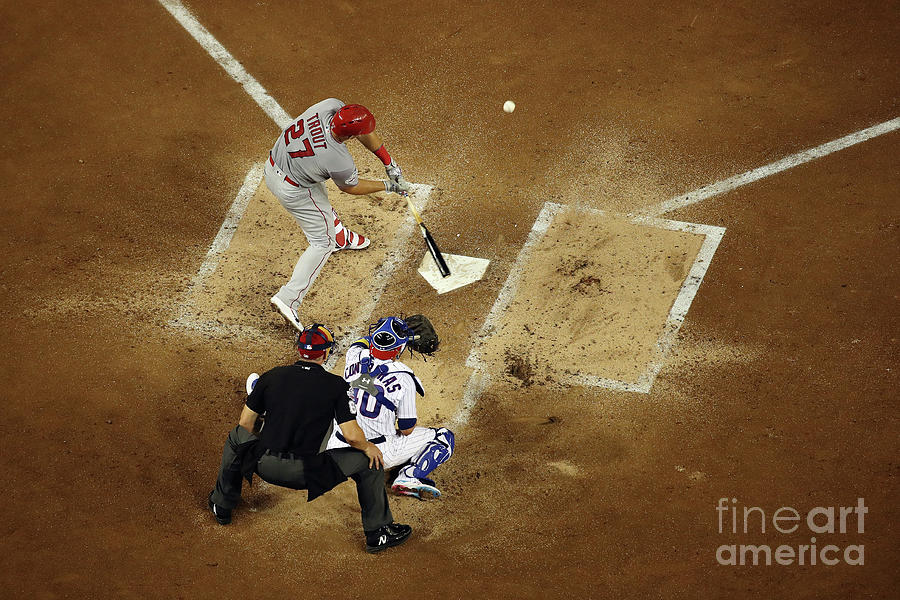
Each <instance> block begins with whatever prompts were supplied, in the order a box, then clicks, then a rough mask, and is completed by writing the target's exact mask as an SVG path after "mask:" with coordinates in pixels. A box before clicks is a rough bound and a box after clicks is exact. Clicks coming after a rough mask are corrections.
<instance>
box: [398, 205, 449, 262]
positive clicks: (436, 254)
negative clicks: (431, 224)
mask: <svg viewBox="0 0 900 600" xmlns="http://www.w3.org/2000/svg"><path fill="white" fill-rule="evenodd" d="M404 195H405V196H406V203H407V204H408V205H409V210H411V211H412V214H413V216H414V217H415V218H416V223H418V224H419V228H420V229H421V231H422V237H424V238H425V245H426V246H428V251H429V252H430V253H431V258H433V259H434V262H435V264H436V265H437V268H438V271H440V272H441V277H448V276H449V275H450V268H449V267H448V266H447V261H445V260H444V255H443V254H441V251H440V249H439V248H438V246H437V243H435V241H434V238H433V237H432V236H431V232H430V231H428V228H427V227H425V223H424V222H423V221H422V217H420V216H419V212H418V211H417V210H416V207H415V206H413V203H412V199H410V197H409V194H404Z"/></svg>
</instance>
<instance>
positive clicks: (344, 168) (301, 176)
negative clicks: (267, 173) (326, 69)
mask: <svg viewBox="0 0 900 600" xmlns="http://www.w3.org/2000/svg"><path fill="white" fill-rule="evenodd" d="M342 106H344V103H343V102H341V101H340V100H338V99H337V98H328V99H327V100H322V101H321V102H319V103H317V104H313V105H312V106H310V107H309V108H307V109H306V111H305V112H304V113H303V114H302V115H300V116H299V117H297V120H296V121H294V123H293V124H292V125H290V126H289V127H288V128H287V129H285V130H284V131H283V132H282V133H281V136H279V138H278V140H277V141H276V142H275V145H274V146H272V150H271V156H272V160H273V161H274V162H275V166H276V167H277V168H279V169H281V170H282V171H284V173H286V174H287V176H288V177H290V179H291V180H292V181H293V182H295V183H297V184H298V185H299V186H300V187H304V188H308V187H312V186H313V185H315V184H317V183H321V182H323V181H326V180H328V179H333V180H334V182H335V183H336V184H337V185H338V187H351V186H354V185H356V184H357V183H359V171H358V170H357V169H356V164H355V163H354V162H353V157H351V156H350V151H349V150H348V149H347V146H346V144H339V143H338V142H336V141H335V139H334V138H333V137H332V136H331V119H332V118H333V117H334V115H335V113H336V112H337V111H338V110H340V108H341V107H342Z"/></svg>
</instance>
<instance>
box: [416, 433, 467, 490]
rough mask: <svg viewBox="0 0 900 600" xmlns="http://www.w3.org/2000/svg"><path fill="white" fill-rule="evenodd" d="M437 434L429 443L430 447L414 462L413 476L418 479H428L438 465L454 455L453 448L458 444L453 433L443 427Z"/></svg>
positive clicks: (424, 449)
mask: <svg viewBox="0 0 900 600" xmlns="http://www.w3.org/2000/svg"><path fill="white" fill-rule="evenodd" d="M435 434H436V435H435V439H434V441H431V442H428V445H427V446H425V447H424V448H422V451H421V452H419V454H418V456H416V457H415V458H414V459H413V460H412V467H413V469H412V471H413V473H412V474H413V477H415V478H416V479H420V478H422V477H428V474H429V473H431V472H432V471H434V470H435V469H436V468H437V467H438V465H441V464H443V463H445V462H447V461H448V460H450V457H451V456H452V455H453V446H454V444H455V443H456V442H455V439H454V436H453V432H452V431H450V430H449V429H447V428H445V427H441V428H440V429H436V430H435Z"/></svg>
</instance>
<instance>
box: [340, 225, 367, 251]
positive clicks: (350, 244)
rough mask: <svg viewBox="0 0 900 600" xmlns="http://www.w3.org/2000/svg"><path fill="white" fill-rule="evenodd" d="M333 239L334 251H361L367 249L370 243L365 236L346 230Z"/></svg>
mask: <svg viewBox="0 0 900 600" xmlns="http://www.w3.org/2000/svg"><path fill="white" fill-rule="evenodd" d="M334 237H335V244H334V249H335V250H362V249H363V248H368V247H369V244H370V243H371V242H370V241H369V238H367V237H366V236H364V235H360V234H358V233H356V232H355V231H350V230H349V229H346V228H345V229H344V230H343V231H342V232H340V233H339V234H337V235H335V236H334Z"/></svg>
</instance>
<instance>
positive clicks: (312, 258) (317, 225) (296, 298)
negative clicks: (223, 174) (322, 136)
mask: <svg viewBox="0 0 900 600" xmlns="http://www.w3.org/2000/svg"><path fill="white" fill-rule="evenodd" d="M265 173H266V187H268V188H269V191H271V192H272V194H273V195H274V196H275V197H276V198H278V201H279V202H281V205H282V206H283V207H284V208H285V210H287V211H288V212H289V213H290V214H291V216H292V217H294V219H295V220H296V221H297V223H299V224H300V228H301V229H302V230H303V233H304V235H306V239H307V240H308V241H309V247H308V248H307V249H306V250H305V251H304V252H303V254H301V255H300V259H299V260H297V264H296V265H295V266H294V272H293V274H292V275H291V280H290V281H288V282H287V283H286V284H285V285H283V286H282V287H281V289H280V290H278V293H277V294H275V295H276V296H278V298H279V299H280V300H281V301H282V302H284V303H285V304H287V305H288V306H290V307H291V308H292V309H294V310H295V311H297V312H298V314H299V310H300V303H301V302H303V298H304V297H305V296H306V293H307V292H308V291H309V289H310V288H311V287H312V284H313V282H314V281H315V280H316V277H318V276H319V271H321V270H322V267H323V266H324V265H325V261H327V260H328V257H329V256H331V255H332V253H333V252H334V247H335V239H334V215H333V214H332V212H331V202H329V201H328V189H327V188H326V187H325V184H324V183H317V184H315V185H314V186H312V187H302V186H301V187H298V186H296V185H294V184H292V183H291V182H289V181H287V180H286V179H285V173H284V171H282V170H281V169H279V168H278V167H276V166H274V165H272V163H271V162H269V161H268V160H267V161H266V171H265Z"/></svg>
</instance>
